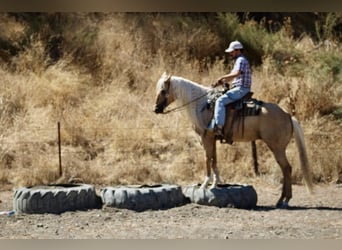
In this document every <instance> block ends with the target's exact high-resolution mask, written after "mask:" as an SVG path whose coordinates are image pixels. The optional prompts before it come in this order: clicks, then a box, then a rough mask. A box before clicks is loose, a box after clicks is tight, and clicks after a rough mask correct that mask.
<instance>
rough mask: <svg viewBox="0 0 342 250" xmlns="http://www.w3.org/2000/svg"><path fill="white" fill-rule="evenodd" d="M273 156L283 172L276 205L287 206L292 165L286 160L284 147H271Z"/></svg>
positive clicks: (290, 186) (290, 194)
mask: <svg viewBox="0 0 342 250" xmlns="http://www.w3.org/2000/svg"><path fill="white" fill-rule="evenodd" d="M271 150H272V152H273V154H274V157H275V159H276V161H277V163H278V164H279V166H280V168H281V171H282V173H283V188H282V192H281V196H280V198H279V200H278V202H277V207H285V208H286V207H288V203H289V201H290V199H291V198H292V180H291V175H292V167H291V165H290V163H289V161H288V160H287V157H286V153H285V149H272V148H271Z"/></svg>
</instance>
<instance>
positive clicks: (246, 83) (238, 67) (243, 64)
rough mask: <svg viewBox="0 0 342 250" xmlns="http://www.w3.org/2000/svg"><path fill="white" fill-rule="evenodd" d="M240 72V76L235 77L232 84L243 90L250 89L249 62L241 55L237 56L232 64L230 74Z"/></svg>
mask: <svg viewBox="0 0 342 250" xmlns="http://www.w3.org/2000/svg"><path fill="white" fill-rule="evenodd" d="M235 71H240V72H241V74H240V75H239V76H238V77H236V78H235V79H234V80H233V82H232V84H233V86H234V87H238V86H242V87H244V88H251V85H252V74H251V68H250V66H249V62H248V60H247V59H246V57H244V56H243V55H239V56H238V57H237V58H236V59H235V62H234V67H233V69H232V71H231V72H235Z"/></svg>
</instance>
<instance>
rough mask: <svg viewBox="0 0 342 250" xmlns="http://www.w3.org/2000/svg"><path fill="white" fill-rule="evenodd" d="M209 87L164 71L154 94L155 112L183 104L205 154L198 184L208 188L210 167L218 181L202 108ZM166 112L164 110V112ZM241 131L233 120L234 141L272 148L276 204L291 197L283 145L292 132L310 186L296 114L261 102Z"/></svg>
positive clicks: (283, 204)
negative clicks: (277, 170)
mask: <svg viewBox="0 0 342 250" xmlns="http://www.w3.org/2000/svg"><path fill="white" fill-rule="evenodd" d="M209 91H210V88H209V87H204V86H201V85H199V84H197V83H195V82H192V81H190V80H187V79H184V78H182V77H177V76H172V77H171V76H169V75H167V74H166V73H164V74H163V75H162V76H161V78H160V79H159V81H158V83H157V98H156V105H155V109H154V112H155V113H157V114H159V113H164V109H165V108H166V107H167V106H168V105H169V104H170V103H172V102H174V101H175V100H178V101H179V102H180V107H183V108H186V110H187V113H188V115H189V118H190V120H191V122H192V123H193V125H194V128H195V131H196V132H197V133H198V134H199V135H200V136H201V139H202V144H203V147H204V150H205V154H206V176H205V180H204V182H203V184H202V185H201V188H207V186H208V184H209V181H210V176H211V169H212V170H213V183H212V186H211V188H216V187H217V184H218V183H219V181H220V178H219V171H218V168H217V159H216V139H217V138H216V136H215V135H214V133H212V132H208V131H207V130H206V128H207V125H208V124H209V122H210V120H211V118H212V115H213V114H212V112H213V111H212V110H209V109H205V108H203V107H204V106H205V105H206V103H207V93H208V92H209ZM165 113H167V112H165ZM244 127H245V128H244V132H243V134H242V133H241V129H240V132H239V128H238V124H237V123H234V125H233V128H232V131H233V135H232V136H233V137H232V139H233V140H234V141H244V142H248V141H255V140H257V139H261V140H263V141H264V142H265V143H266V144H267V146H268V147H269V148H270V149H271V151H272V152H273V154H274V157H275V159H276V161H277V163H278V164H279V165H280V167H281V170H282V173H283V177H284V178H283V188H282V192H281V196H280V199H279V200H278V202H277V207H287V206H288V202H289V200H290V199H291V198H292V183H291V171H292V167H291V165H290V164H289V162H288V159H287V157H286V152H285V150H286V147H287V145H288V144H289V142H290V139H291V138H292V135H293V134H294V137H295V140H296V145H297V148H298V151H299V158H300V162H301V169H302V173H303V177H304V181H305V184H306V186H307V188H308V190H309V191H311V190H312V180H311V173H310V169H309V164H308V159H307V154H306V148H305V142H304V136H303V131H302V129H301V126H300V125H299V122H298V121H297V120H296V118H294V117H291V116H290V115H289V114H288V113H286V112H284V111H283V110H282V109H281V108H280V107H279V106H278V105H276V104H273V103H267V102H263V104H262V107H261V111H260V114H259V115H258V116H248V117H245V121H244Z"/></svg>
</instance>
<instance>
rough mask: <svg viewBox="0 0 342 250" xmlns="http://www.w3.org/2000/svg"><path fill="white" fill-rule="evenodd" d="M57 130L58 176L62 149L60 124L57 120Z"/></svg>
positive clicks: (60, 171) (60, 169)
mask: <svg viewBox="0 0 342 250" xmlns="http://www.w3.org/2000/svg"><path fill="white" fill-rule="evenodd" d="M57 132H58V159H59V177H61V176H62V174H63V172H62V149H61V124H60V122H57Z"/></svg>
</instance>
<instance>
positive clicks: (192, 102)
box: [172, 77, 208, 129]
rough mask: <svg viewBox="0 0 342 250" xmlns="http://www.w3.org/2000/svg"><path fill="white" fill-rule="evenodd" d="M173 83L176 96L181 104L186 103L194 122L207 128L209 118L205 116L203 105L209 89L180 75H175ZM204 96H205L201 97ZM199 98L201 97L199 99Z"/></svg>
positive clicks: (200, 127) (198, 126)
mask: <svg viewBox="0 0 342 250" xmlns="http://www.w3.org/2000/svg"><path fill="white" fill-rule="evenodd" d="M172 85H173V91H174V95H175V98H176V99H177V100H178V102H179V103H180V105H185V109H186V110H187V113H188V115H189V117H190V120H191V121H192V123H193V124H194V125H195V126H196V127H197V128H198V129H205V127H206V126H207V124H206V122H207V119H206V118H205V117H204V113H203V107H204V106H205V105H206V101H207V98H205V95H206V93H207V91H208V89H207V88H205V87H203V86H201V85H199V84H196V83H194V82H191V81H188V80H185V79H183V78H179V77H175V81H174V82H173V84H172ZM202 96H203V98H201V97H202ZM197 98H199V99H198V100H197Z"/></svg>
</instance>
